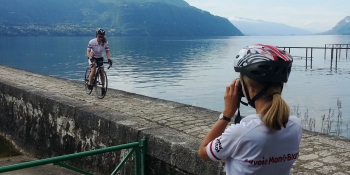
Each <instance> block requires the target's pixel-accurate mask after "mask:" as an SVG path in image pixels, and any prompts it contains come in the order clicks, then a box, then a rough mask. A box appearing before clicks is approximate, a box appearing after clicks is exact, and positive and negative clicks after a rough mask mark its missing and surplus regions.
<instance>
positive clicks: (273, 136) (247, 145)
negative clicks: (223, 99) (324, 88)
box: [206, 114, 302, 175]
mask: <svg viewBox="0 0 350 175" xmlns="http://www.w3.org/2000/svg"><path fill="white" fill-rule="evenodd" d="M301 134H302V127H301V121H300V119H299V118H297V117H295V116H290V117H289V121H288V123H287V125H286V128H283V127H282V129H281V130H279V131H275V130H271V129H268V128H267V127H266V126H265V125H264V123H263V122H262V120H261V118H260V115H257V114H254V115H250V116H247V117H244V118H243V119H242V120H241V122H240V123H239V124H232V125H230V126H229V127H227V128H226V130H225V131H224V133H223V134H222V135H221V136H220V137H218V138H216V139H214V140H213V141H212V142H210V143H209V144H208V146H207V147H206V150H207V154H208V156H209V157H210V158H211V160H213V161H220V160H222V159H226V165H225V170H226V174H228V175H236V174H240V175H244V174H250V175H251V174H258V175H271V174H279V175H287V174H288V175H289V174H290V170H291V167H292V165H293V163H294V162H295V161H296V159H297V158H298V156H299V144H300V140H301Z"/></svg>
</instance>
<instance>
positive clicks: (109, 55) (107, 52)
mask: <svg viewBox="0 0 350 175" xmlns="http://www.w3.org/2000/svg"><path fill="white" fill-rule="evenodd" d="M106 56H107V58H108V59H111V53H110V52H109V50H106Z"/></svg>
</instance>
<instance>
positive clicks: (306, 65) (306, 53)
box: [305, 47, 308, 69]
mask: <svg viewBox="0 0 350 175" xmlns="http://www.w3.org/2000/svg"><path fill="white" fill-rule="evenodd" d="M307 50H308V48H307V47H306V56H305V67H306V69H307Z"/></svg>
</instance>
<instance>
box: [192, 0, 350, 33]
mask: <svg viewBox="0 0 350 175" xmlns="http://www.w3.org/2000/svg"><path fill="white" fill-rule="evenodd" d="M185 1H186V2H187V3H189V4H190V5H191V6H195V7H197V8H199V9H202V10H205V11H208V12H210V13H211V14H213V15H216V16H221V17H225V18H234V17H243V18H249V19H254V20H263V21H269V22H277V23H283V24H287V25H290V26H293V27H298V28H303V29H308V30H310V29H312V30H319V31H326V30H330V29H332V28H333V27H334V26H335V25H336V24H337V23H338V22H339V21H341V20H342V19H344V18H345V17H346V16H350V0H265V1H262V0H248V1H247V0H185Z"/></svg>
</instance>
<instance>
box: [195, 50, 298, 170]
mask: <svg viewBox="0 0 350 175" xmlns="http://www.w3.org/2000/svg"><path fill="white" fill-rule="evenodd" d="M292 62H293V58H292V56H291V55H290V54H289V53H288V52H286V51H282V50H279V49H278V48H276V47H274V46H270V45H263V44H257V45H253V46H249V47H246V48H243V49H242V50H241V51H240V52H239V54H238V55H237V57H236V58H235V63H234V64H235V65H234V68H235V71H236V72H239V73H240V78H239V79H236V80H234V81H233V82H232V83H231V84H230V85H229V86H227V87H226V92H225V95H224V102H225V106H224V110H223V111H222V113H221V115H220V116H219V120H218V121H217V122H216V123H215V125H214V126H213V128H212V129H211V130H210V131H209V132H208V134H207V135H206V136H205V138H204V139H203V141H202V143H201V145H200V147H199V151H198V154H199V156H200V157H201V158H202V159H204V160H211V161H220V160H223V159H225V160H226V164H225V170H226V174H228V175H241V174H257V175H272V174H278V175H287V174H290V171H291V167H292V165H293V163H294V162H295V161H296V159H297V158H298V156H299V144H300V140H301V134H302V127H301V122H300V119H299V118H297V117H295V116H290V109H289V106H288V105H287V103H286V102H285V101H284V100H283V99H282V97H281V93H282V89H283V83H286V82H287V81H288V77H289V74H290V71H291V67H292ZM241 91H243V93H242V92H241ZM242 96H244V97H245V98H246V99H247V101H248V104H249V105H250V106H251V107H253V108H255V111H256V114H252V115H249V116H246V117H244V118H243V119H242V120H241V121H240V122H239V123H236V124H232V125H230V126H228V123H229V122H230V121H231V120H233V118H234V114H235V113H236V111H237V109H238V108H239V103H240V102H241V101H240V99H241V97H242ZM238 110H239V109H238ZM238 114H239V112H238Z"/></svg>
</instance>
